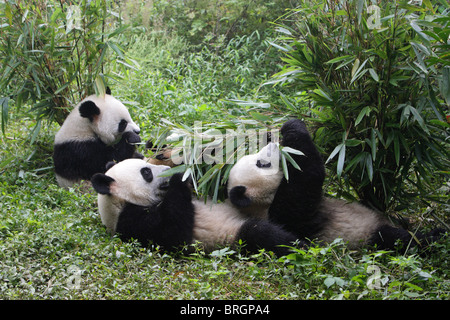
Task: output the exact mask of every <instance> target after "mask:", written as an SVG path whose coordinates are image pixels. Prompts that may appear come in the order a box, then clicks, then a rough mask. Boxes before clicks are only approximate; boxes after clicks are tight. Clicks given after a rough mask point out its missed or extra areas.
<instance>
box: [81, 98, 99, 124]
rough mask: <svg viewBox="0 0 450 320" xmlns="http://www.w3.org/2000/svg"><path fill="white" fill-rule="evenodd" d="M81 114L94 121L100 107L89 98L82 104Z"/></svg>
mask: <svg viewBox="0 0 450 320" xmlns="http://www.w3.org/2000/svg"><path fill="white" fill-rule="evenodd" d="M79 110H80V115H81V116H82V117H83V118H88V119H89V120H90V121H91V122H92V121H94V118H95V117H96V116H98V115H99V114H100V109H99V108H98V107H97V105H96V104H95V103H94V102H93V101H91V100H87V101H85V102H83V103H82V104H81V105H80V108H79Z"/></svg>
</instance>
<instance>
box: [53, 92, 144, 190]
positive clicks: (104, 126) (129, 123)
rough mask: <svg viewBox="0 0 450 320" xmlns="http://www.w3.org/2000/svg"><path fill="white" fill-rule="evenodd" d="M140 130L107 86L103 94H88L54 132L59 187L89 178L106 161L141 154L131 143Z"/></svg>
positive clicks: (138, 139) (102, 169)
mask: <svg viewBox="0 0 450 320" xmlns="http://www.w3.org/2000/svg"><path fill="white" fill-rule="evenodd" d="M139 132H140V129H139V127H138V126H137V125H136V124H135V123H134V122H133V120H132V119H131V117H130V114H129V113H128V110H127V108H126V107H125V106H124V105H123V104H122V103H121V102H120V101H119V100H117V99H116V98H114V97H113V96H111V91H110V90H109V88H108V89H107V92H106V94H105V95H104V97H100V96H96V95H91V96H89V97H87V98H85V99H84V100H83V101H81V102H80V103H79V104H78V105H77V106H76V107H75V108H74V109H73V110H72V111H71V113H70V114H69V115H68V116H67V118H66V120H65V121H64V123H63V125H62V126H61V128H60V129H59V131H58V132H57V133H56V136H55V143H54V151H53V162H54V167H55V175H56V179H57V182H58V184H59V185H60V186H61V187H70V186H72V185H73V184H74V183H76V182H79V181H80V180H89V179H90V178H91V177H92V175H93V174H95V173H97V172H105V166H106V164H107V163H108V162H109V161H112V160H115V161H121V160H124V159H127V158H131V157H141V155H139V154H138V153H137V152H136V148H135V145H134V144H135V143H138V142H140V141H141V139H140V137H139Z"/></svg>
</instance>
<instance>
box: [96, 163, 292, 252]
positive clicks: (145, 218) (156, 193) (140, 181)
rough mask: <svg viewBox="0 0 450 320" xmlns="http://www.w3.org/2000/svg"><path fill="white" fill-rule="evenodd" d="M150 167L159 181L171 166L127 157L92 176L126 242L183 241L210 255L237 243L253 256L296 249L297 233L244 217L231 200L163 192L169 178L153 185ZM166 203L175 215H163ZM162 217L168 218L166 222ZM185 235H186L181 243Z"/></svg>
mask: <svg viewBox="0 0 450 320" xmlns="http://www.w3.org/2000/svg"><path fill="white" fill-rule="evenodd" d="M146 168H149V169H150V170H151V171H152V172H153V174H152V176H153V177H157V175H158V174H159V173H160V172H162V171H163V170H166V169H167V168H169V167H166V166H155V165H151V164H149V163H146V162H145V161H144V160H138V159H128V160H124V161H122V162H119V163H118V164H116V165H114V166H113V167H111V168H110V169H109V170H108V171H107V172H106V173H105V174H101V173H99V174H96V175H94V176H93V177H92V185H93V187H94V188H95V190H97V192H98V193H99V195H98V206H99V211H100V216H101V218H102V222H103V224H104V225H105V226H106V227H107V229H108V230H109V231H110V232H112V233H115V232H117V233H119V234H120V237H121V238H123V239H125V240H126V239H129V238H135V239H137V240H139V241H140V242H141V243H142V244H143V245H146V244H147V243H148V242H149V241H150V240H153V241H155V242H156V243H157V244H158V245H160V246H164V245H166V246H167V244H166V243H167V242H168V241H169V240H170V238H171V237H172V238H173V239H176V240H177V241H176V242H177V243H179V242H180V240H183V241H185V242H186V243H194V242H200V243H201V245H202V246H203V248H204V250H205V251H206V252H211V251H212V250H214V249H217V248H218V247H220V246H235V245H236V244H237V243H238V240H242V241H243V243H244V245H245V247H244V248H245V250H247V251H249V252H252V253H255V252H258V250H259V249H266V250H268V251H273V252H274V253H275V254H277V255H284V254H287V253H288V249H287V248H285V247H282V246H280V245H292V243H293V242H294V241H295V236H294V235H292V234H290V233H288V232H286V231H284V230H283V229H282V228H281V227H279V226H277V225H275V224H273V223H271V222H269V221H267V220H263V219H259V218H248V217H243V216H242V215H241V214H240V212H239V210H237V209H236V208H235V207H234V206H233V205H232V204H231V202H229V201H228V200H227V201H225V202H223V203H213V202H212V200H208V201H206V202H205V201H204V200H198V199H192V200H191V198H190V194H191V193H189V197H188V195H187V190H181V189H180V188H181V187H177V188H178V189H174V190H171V188H169V190H168V191H167V193H164V190H161V188H160V186H161V185H164V183H165V181H166V178H155V179H156V180H152V181H151V182H150V183H149V182H147V181H146V178H145V176H144V175H142V173H141V171H142V170H146V171H148V169H146ZM177 179H178V180H177ZM179 180H180V178H179V177H177V176H174V177H172V178H171V180H170V184H174V183H175V182H177V186H181V185H183V183H181V181H179ZM158 181H160V182H158ZM183 188H184V187H183ZM186 188H187V187H186ZM181 192H182V193H183V195H182V196H181V195H180V193H181ZM189 192H191V190H189ZM188 198H189V201H188ZM161 201H162V203H163V204H164V205H165V207H164V208H170V211H167V212H162V211H161V213H160V211H158V210H159V209H158V208H160V205H158V204H159V203H160V202H161ZM152 208H155V209H152ZM155 210H156V211H155ZM165 210H167V209H165ZM153 211H155V212H156V214H155V213H154V212H153ZM145 212H148V213H147V214H145ZM163 218H164V219H167V220H164V221H165V222H164V223H163V222H162V221H163V220H162V219H163ZM162 232H163V233H164V235H165V237H167V238H165V240H164V241H163V240H161V238H162V234H161V233H162ZM180 235H185V236H183V237H182V238H181V239H180V238H179V237H180ZM188 235H191V236H188ZM158 241H159V242H158Z"/></svg>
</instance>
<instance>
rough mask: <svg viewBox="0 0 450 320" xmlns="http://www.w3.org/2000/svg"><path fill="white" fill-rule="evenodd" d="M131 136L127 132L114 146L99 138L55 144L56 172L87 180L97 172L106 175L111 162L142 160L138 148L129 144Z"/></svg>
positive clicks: (66, 176) (65, 176) (68, 176)
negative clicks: (131, 159)
mask: <svg viewBox="0 0 450 320" xmlns="http://www.w3.org/2000/svg"><path fill="white" fill-rule="evenodd" d="M130 135H131V136H133V135H134V134H133V133H130V132H125V133H124V134H123V135H122V138H121V140H120V141H119V142H118V143H117V144H115V145H113V146H108V145H106V144H105V143H104V142H102V141H101V140H100V139H99V138H94V139H92V140H86V141H68V142H64V143H60V144H55V146H54V150H53V162H54V165H55V172H56V173H57V174H58V175H60V176H62V177H64V178H66V179H69V180H74V181H76V180H80V179H83V180H87V179H90V178H91V177H92V175H93V174H95V173H97V172H102V173H104V172H105V171H106V164H107V163H108V162H109V161H116V162H119V161H122V160H125V159H128V158H133V157H135V158H136V157H137V158H141V157H142V156H141V155H139V154H138V153H136V147H135V146H134V145H131V144H130V143H128V141H129V139H130Z"/></svg>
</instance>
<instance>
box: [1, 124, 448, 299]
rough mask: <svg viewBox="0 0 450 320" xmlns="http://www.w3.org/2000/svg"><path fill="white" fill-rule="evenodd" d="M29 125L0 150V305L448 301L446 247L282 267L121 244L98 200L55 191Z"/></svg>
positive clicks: (325, 250) (316, 258)
mask: <svg viewBox="0 0 450 320" xmlns="http://www.w3.org/2000/svg"><path fill="white" fill-rule="evenodd" d="M27 123H28V122H27V121H18V120H16V122H15V125H14V128H13V129H12V130H11V131H10V133H9V134H8V135H7V137H3V138H2V140H3V141H2V144H1V147H0V148H1V149H0V151H1V155H2V158H1V159H0V163H1V166H0V173H1V182H0V299H267V300H272V299H274V300H275V299H276V300H280V299H411V298H413V299H449V296H450V294H449V292H450V281H449V272H450V268H449V264H450V261H449V260H450V257H449V255H448V250H449V248H450V241H449V240H448V239H446V240H444V241H442V242H441V243H439V244H435V245H434V246H433V248H434V252H433V253H432V254H431V255H430V256H428V257H420V256H418V255H416V254H414V253H410V254H409V255H406V256H395V255H393V254H392V253H390V252H384V251H366V250H363V251H350V250H349V249H348V248H347V247H346V246H345V244H344V243H342V242H341V241H335V242H334V243H333V244H331V245H329V246H315V247H311V248H310V249H309V250H299V249H296V250H294V252H293V253H292V254H290V255H288V256H287V257H281V258H276V257H274V256H273V255H272V254H271V253H269V252H261V253H259V254H257V255H254V256H250V257H248V256H242V255H240V254H239V252H238V250H237V251H233V250H231V249H229V248H221V249H220V248H218V250H217V251H215V252H213V253H212V254H205V253H203V252H202V250H201V246H199V245H194V246H193V248H192V249H191V253H190V254H173V255H168V254H164V253H162V252H159V251H158V250H157V249H155V248H154V249H153V250H152V249H148V248H141V247H140V246H139V245H138V244H136V243H123V242H121V241H120V240H119V239H118V238H117V237H110V236H109V235H108V234H107V232H106V230H105V228H104V227H103V225H102V224H101V222H100V219H99V216H98V213H97V207H96V194H95V192H93V191H91V190H90V188H89V187H87V186H83V187H80V188H74V189H69V190H63V189H61V188H59V187H58V186H57V185H56V181H55V178H54V175H53V171H52V167H51V166H52V164H51V158H50V155H51V147H49V146H51V141H52V132H51V130H50V131H49V132H48V133H47V134H44V135H43V136H42V138H41V139H40V140H39V141H38V142H37V143H36V144H35V145H31V146H30V145H29V143H28V142H27V140H26V139H25V138H24V136H26V134H27V132H28V131H29V130H31V127H32V126H31V125H29V124H27ZM36 168H38V169H36Z"/></svg>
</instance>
